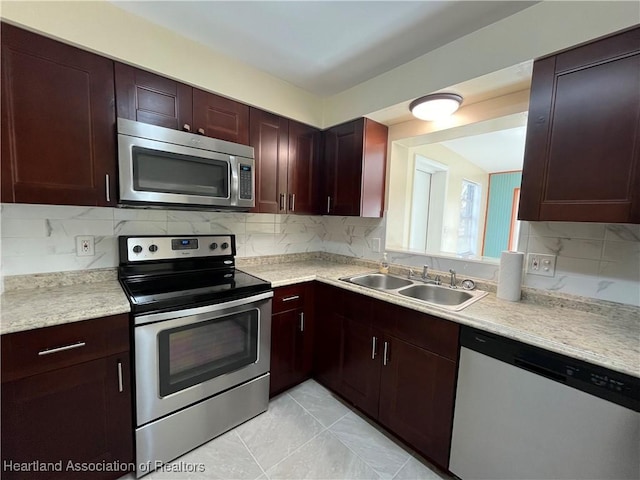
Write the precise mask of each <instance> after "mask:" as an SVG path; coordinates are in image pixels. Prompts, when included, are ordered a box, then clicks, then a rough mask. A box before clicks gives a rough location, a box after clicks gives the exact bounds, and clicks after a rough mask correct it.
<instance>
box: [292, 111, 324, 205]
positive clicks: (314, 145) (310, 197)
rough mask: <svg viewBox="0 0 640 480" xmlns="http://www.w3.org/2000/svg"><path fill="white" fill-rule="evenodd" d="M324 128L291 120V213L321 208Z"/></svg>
mask: <svg viewBox="0 0 640 480" xmlns="http://www.w3.org/2000/svg"><path fill="white" fill-rule="evenodd" d="M319 154H320V131H319V130H318V129H316V128H313V127H310V126H308V125H304V124H302V123H298V122H295V121H293V120H289V162H288V169H287V173H288V181H287V184H288V194H289V196H288V198H287V208H288V211H289V213H300V214H307V215H309V214H314V213H318V212H319V211H320V209H319V204H318V201H319V195H318V187H317V183H318V176H317V169H318V160H319V158H318V156H319Z"/></svg>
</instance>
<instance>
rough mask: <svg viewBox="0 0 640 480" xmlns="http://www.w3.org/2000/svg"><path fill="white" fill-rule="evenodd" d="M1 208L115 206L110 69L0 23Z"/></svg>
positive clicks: (98, 60) (97, 60) (68, 48)
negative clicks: (11, 205) (7, 204)
mask: <svg viewBox="0 0 640 480" xmlns="http://www.w3.org/2000/svg"><path fill="white" fill-rule="evenodd" d="M1 98H2V100H1V103H2V107H1V110H2V118H1V123H2V127H1V130H2V201H3V202H19V203H51V204H60V205H114V204H115V202H116V200H117V198H116V197H117V195H116V192H117V189H116V178H117V177H116V134H115V103H114V87H113V62H112V61H111V60H109V59H107V58H104V57H101V56H99V55H94V54H93V53H89V52H86V51H83V50H80V49H78V48H75V47H71V46H69V45H66V44H63V43H60V42H57V41H54V40H51V39H48V38H45V37H42V36H40V35H36V34H34V33H31V32H28V31H26V30H22V29H20V28H17V27H14V26H12V25H8V24H5V23H2V94H1Z"/></svg>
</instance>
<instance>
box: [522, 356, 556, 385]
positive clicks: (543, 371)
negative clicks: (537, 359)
mask: <svg viewBox="0 0 640 480" xmlns="http://www.w3.org/2000/svg"><path fill="white" fill-rule="evenodd" d="M513 363H514V365H515V366H516V367H520V368H522V369H523V370H527V371H528V372H531V373H536V374H538V375H542V376H543V377H546V378H548V379H550V380H555V381H556V382H562V383H565V382H566V381H567V377H565V376H564V375H561V374H559V373H558V372H554V371H552V370H549V369H548V368H544V367H542V366H540V365H536V364H535V363H531V362H529V361H527V360H524V359H522V358H514V360H513Z"/></svg>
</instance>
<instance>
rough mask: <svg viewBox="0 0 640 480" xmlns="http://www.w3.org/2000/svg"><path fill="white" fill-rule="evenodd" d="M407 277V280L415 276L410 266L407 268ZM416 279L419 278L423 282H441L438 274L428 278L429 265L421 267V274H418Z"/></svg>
mask: <svg viewBox="0 0 640 480" xmlns="http://www.w3.org/2000/svg"><path fill="white" fill-rule="evenodd" d="M407 278H408V279H409V280H412V279H414V278H416V277H415V272H414V271H413V269H412V268H410V269H409V275H407ZM417 280H420V281H422V282H424V283H433V284H435V285H441V284H442V278H441V277H440V275H436V276H435V278H434V279H433V280H432V279H430V278H429V265H425V266H424V267H423V268H422V275H420V276H419V277H417Z"/></svg>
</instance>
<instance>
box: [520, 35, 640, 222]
mask: <svg viewBox="0 0 640 480" xmlns="http://www.w3.org/2000/svg"><path fill="white" fill-rule="evenodd" d="M639 86H640V28H635V29H633V30H629V31H626V32H624V33H621V34H618V35H614V36H611V37H607V38H605V39H602V40H598V41H595V42H592V43H589V44H586V45H582V46H579V47H577V48H574V49H571V50H568V51H565V52H562V53H559V54H557V55H554V56H551V57H547V58H544V59H541V60H538V61H536V62H535V63H534V68H533V79H532V85H531V99H530V105H529V121H528V126H527V138H526V148H525V158H524V167H523V174H522V190H521V198H520V210H519V214H518V218H519V219H520V220H533V221H538V220H539V221H555V220H557V221H582V222H611V223H640V87H639Z"/></svg>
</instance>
